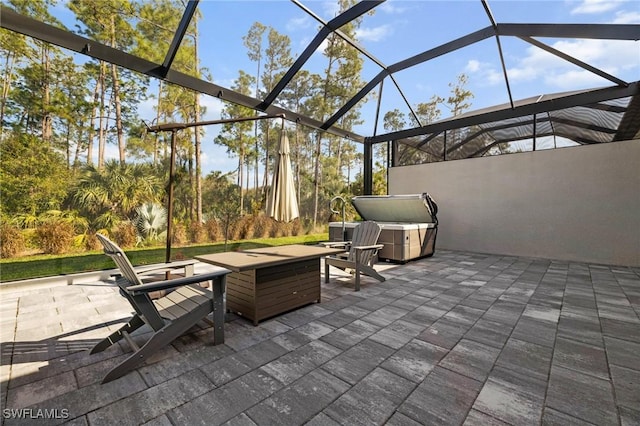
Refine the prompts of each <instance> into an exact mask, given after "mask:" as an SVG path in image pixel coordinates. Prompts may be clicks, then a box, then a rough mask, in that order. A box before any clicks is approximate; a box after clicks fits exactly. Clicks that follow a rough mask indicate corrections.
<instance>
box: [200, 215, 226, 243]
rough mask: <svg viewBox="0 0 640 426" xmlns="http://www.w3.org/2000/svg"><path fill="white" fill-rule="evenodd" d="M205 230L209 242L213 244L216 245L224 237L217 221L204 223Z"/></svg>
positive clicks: (212, 220) (211, 220)
mask: <svg viewBox="0 0 640 426" xmlns="http://www.w3.org/2000/svg"><path fill="white" fill-rule="evenodd" d="M204 228H205V230H206V232H207V237H209V241H211V242H212V243H215V242H216V241H218V240H219V239H220V238H221V237H222V233H221V231H220V226H218V222H217V221H216V220H215V219H213V218H212V219H209V220H207V221H206V222H205V223H204Z"/></svg>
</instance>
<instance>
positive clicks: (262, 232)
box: [253, 214, 273, 238]
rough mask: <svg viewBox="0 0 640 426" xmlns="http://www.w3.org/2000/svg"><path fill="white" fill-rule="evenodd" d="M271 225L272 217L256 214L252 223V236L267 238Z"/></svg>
mask: <svg viewBox="0 0 640 426" xmlns="http://www.w3.org/2000/svg"><path fill="white" fill-rule="evenodd" d="M272 227H273V219H271V218H270V217H267V216H266V215H264V214H261V215H258V216H256V219H255V222H254V225H253V238H267V237H268V236H269V233H270V232H271V228H272Z"/></svg>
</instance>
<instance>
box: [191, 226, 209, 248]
mask: <svg viewBox="0 0 640 426" xmlns="http://www.w3.org/2000/svg"><path fill="white" fill-rule="evenodd" d="M189 241H191V242H192V243H195V244H198V243H203V242H205V241H207V230H206V228H205V227H204V225H203V224H202V223H200V222H197V221H196V222H191V223H190V224H189Z"/></svg>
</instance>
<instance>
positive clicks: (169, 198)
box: [165, 129, 176, 263]
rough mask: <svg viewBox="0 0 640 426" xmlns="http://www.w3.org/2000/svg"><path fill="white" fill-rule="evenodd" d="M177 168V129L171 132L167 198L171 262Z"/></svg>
mask: <svg viewBox="0 0 640 426" xmlns="http://www.w3.org/2000/svg"><path fill="white" fill-rule="evenodd" d="M175 167H176V129H173V130H172V131H171V161H170V163H169V188H168V192H169V194H168V196H167V250H166V257H165V261H166V262H167V263H169V262H171V225H172V223H173V178H174V176H173V175H174V173H175V171H174V170H175Z"/></svg>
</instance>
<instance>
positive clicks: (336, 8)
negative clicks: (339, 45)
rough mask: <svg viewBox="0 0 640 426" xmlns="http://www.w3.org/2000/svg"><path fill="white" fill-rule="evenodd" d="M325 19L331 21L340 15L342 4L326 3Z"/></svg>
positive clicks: (333, 0) (324, 5)
mask: <svg viewBox="0 0 640 426" xmlns="http://www.w3.org/2000/svg"><path fill="white" fill-rule="evenodd" d="M322 9H323V10H324V14H325V18H328V19H327V20H328V21H330V20H332V19H333V18H335V17H336V16H338V15H339V14H340V4H338V2H337V1H336V0H329V1H325V2H324V3H323V5H322Z"/></svg>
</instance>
